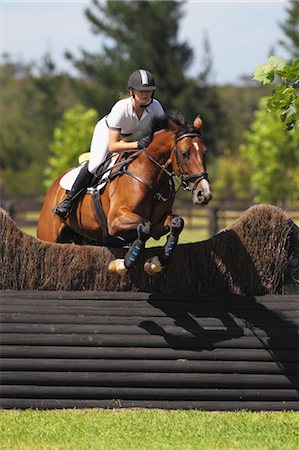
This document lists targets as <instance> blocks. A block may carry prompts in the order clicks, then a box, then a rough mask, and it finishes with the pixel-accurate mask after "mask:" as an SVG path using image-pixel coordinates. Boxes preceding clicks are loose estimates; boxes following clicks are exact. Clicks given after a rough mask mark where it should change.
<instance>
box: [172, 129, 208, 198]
mask: <svg viewBox="0 0 299 450" xmlns="http://www.w3.org/2000/svg"><path fill="white" fill-rule="evenodd" d="M199 136H200V134H199V133H194V132H193V133H185V134H182V135H181V136H179V137H177V138H176V140H175V146H174V154H175V159H176V162H177V166H178V172H179V179H180V182H181V186H182V187H183V189H185V190H186V191H192V192H193V191H194V190H195V189H196V186H197V184H198V183H200V182H201V180H208V172H197V173H192V174H191V175H185V174H184V172H183V171H182V168H181V163H180V158H179V152H178V149H177V145H176V144H177V143H178V142H179V141H181V140H182V139H185V138H187V137H191V138H194V137H199ZM190 181H197V183H196V184H195V185H194V186H193V188H192V189H191V188H190V187H189V185H188V183H189V182H190Z"/></svg>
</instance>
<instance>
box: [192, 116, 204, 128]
mask: <svg viewBox="0 0 299 450" xmlns="http://www.w3.org/2000/svg"><path fill="white" fill-rule="evenodd" d="M202 125H203V121H202V119H201V117H200V116H196V117H195V119H194V122H193V126H194V127H195V128H201V127H202Z"/></svg>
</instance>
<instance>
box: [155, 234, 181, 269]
mask: <svg viewBox="0 0 299 450" xmlns="http://www.w3.org/2000/svg"><path fill="white" fill-rule="evenodd" d="M178 240H179V237H178V236H175V235H174V234H173V233H170V235H169V236H168V238H167V242H166V244H165V247H164V248H163V252H162V253H161V254H160V255H159V260H160V262H161V263H162V265H164V264H169V262H170V259H171V257H172V255H173V252H174V250H175V248H176V245H177V243H178Z"/></svg>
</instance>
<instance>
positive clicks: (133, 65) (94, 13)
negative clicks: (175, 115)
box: [67, 0, 225, 152]
mask: <svg viewBox="0 0 299 450" xmlns="http://www.w3.org/2000/svg"><path fill="white" fill-rule="evenodd" d="M183 5H184V2H181V1H172V0H170V1H165V2H161V1H156V0H153V1H130V2H127V1H105V2H100V1H98V0H93V1H92V4H91V6H90V7H89V8H87V10H86V17H87V20H88V21H89V23H90V25H91V30H92V32H93V33H94V34H95V35H97V36H98V37H99V43H101V51H99V52H97V53H96V54H93V53H90V52H88V51H86V50H81V55H80V56H79V57H75V56H74V55H73V54H70V53H68V54H67V56H68V58H69V59H70V60H71V61H72V62H73V64H74V66H75V67H76V68H77V69H78V70H79V71H80V74H81V81H80V82H76V83H75V84H76V86H77V89H78V94H79V96H80V99H81V101H82V102H83V103H84V104H85V105H86V106H87V107H91V108H95V109H96V110H97V111H99V113H100V115H101V116H103V115H105V114H107V112H108V111H109V110H110V108H111V106H112V104H113V103H114V102H115V101H116V100H117V99H118V97H119V90H120V89H122V90H123V91H124V90H126V88H127V79H128V76H129V74H130V73H131V72H132V71H133V70H136V69H137V68H146V69H148V70H150V71H151V72H153V74H154V75H155V79H156V83H157V86H158V90H157V94H156V95H157V98H158V99H159V100H160V101H161V103H162V105H163V106H164V108H165V110H169V109H177V110H178V111H180V112H181V113H182V114H183V115H184V116H185V117H186V118H187V119H189V120H192V119H193V118H194V117H195V116H196V115H197V114H200V115H201V116H202V117H203V119H204V121H205V123H206V124H207V127H206V133H205V137H206V141H207V144H208V145H209V146H212V147H213V148H214V149H215V151H217V150H218V149H217V138H218V136H220V135H221V133H222V132H223V129H224V124H223V118H224V115H225V113H224V111H223V110H222V109H221V105H220V100H219V96H218V93H217V89H216V87H215V86H212V85H211V83H210V80H209V77H210V74H211V70H212V57H211V50H210V47H209V42H208V37H207V36H205V39H204V42H203V48H204V52H205V58H204V60H203V62H202V67H201V70H200V72H199V74H198V76H197V77H195V78H191V77H189V76H188V75H187V70H188V69H189V67H190V65H191V63H192V62H193V50H192V49H191V47H190V46H189V45H188V43H187V42H183V41H180V40H179V25H180V20H181V18H182V17H183ZM84 80H85V81H84ZM220 119H222V121H221V120H220ZM212 130H213V131H212ZM218 152H220V150H218Z"/></svg>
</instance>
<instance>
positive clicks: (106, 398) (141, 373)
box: [1, 291, 299, 411]
mask: <svg viewBox="0 0 299 450" xmlns="http://www.w3.org/2000/svg"><path fill="white" fill-rule="evenodd" d="M298 300H299V299H298V295H284V296H279V295H265V296H261V297H254V296H241V295H232V294H217V295H216V294H214V295H212V294H209V295H204V294H199V293H196V294H195V293H194V294H190V295H184V296H183V295H182V294H181V295H179V294H168V295H166V294H164V295H162V294H159V295H158V294H150V293H142V292H139V293H137V292H135V293H134V292H114V293H113V292H96V291H93V292H80V291H76V292H68V291H56V292H55V291H2V292H1V317H2V325H1V357H2V359H1V383H2V386H1V407H2V408H8V409H9V408H20V409H25V408H39V409H51V408H163V409H198V410H220V411H227V410H239V409H247V410H254V411H260V410H268V411H271V410H299V386H298V323H299V316H298V303H299V301H298Z"/></svg>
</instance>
